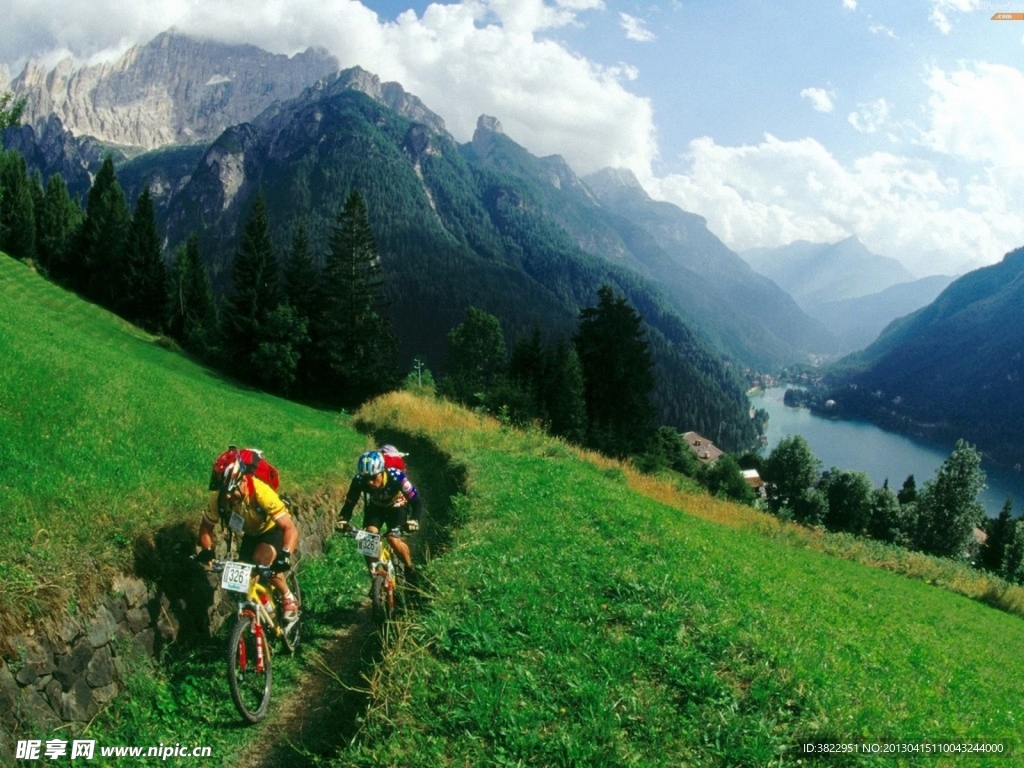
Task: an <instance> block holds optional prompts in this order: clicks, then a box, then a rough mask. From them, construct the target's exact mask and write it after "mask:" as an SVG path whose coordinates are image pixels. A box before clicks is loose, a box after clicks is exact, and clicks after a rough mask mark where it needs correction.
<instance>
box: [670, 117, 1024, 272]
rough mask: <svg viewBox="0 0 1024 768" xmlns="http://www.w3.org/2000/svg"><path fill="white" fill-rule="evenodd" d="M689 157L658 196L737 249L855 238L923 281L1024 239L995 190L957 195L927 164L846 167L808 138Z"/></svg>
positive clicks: (704, 143) (706, 146)
mask: <svg viewBox="0 0 1024 768" xmlns="http://www.w3.org/2000/svg"><path fill="white" fill-rule="evenodd" d="M687 160H688V162H689V164H690V168H689V171H688V173H686V174H678V175H672V176H666V177H665V178H662V179H659V180H655V181H654V182H652V186H653V187H654V188H655V189H656V194H657V196H658V197H659V198H661V199H664V200H669V201H671V202H674V203H676V204H677V205H679V206H680V207H682V208H684V209H686V210H689V211H693V212H695V213H699V214H700V215H702V216H704V217H705V218H706V219H707V220H708V226H709V228H710V229H711V230H712V231H713V232H715V233H716V234H717V235H718V236H719V237H721V238H722V239H723V240H724V241H725V242H726V244H728V245H729V246H730V247H732V248H733V249H735V250H744V249H746V248H752V247H756V246H771V245H785V244H787V243H790V242H793V241H794V240H810V241H813V242H835V241H837V240H839V239H842V238H844V237H847V236H849V235H851V234H857V235H858V236H859V237H860V239H861V240H862V241H863V242H864V243H865V244H866V245H867V246H868V247H869V248H872V249H873V250H875V251H876V252H877V253H881V254H883V255H887V256H892V257H895V258H899V259H901V260H902V261H904V263H905V264H907V266H908V267H909V268H910V269H911V270H912V271H915V272H916V273H917V274H919V275H925V274H936V273H940V272H955V271H961V270H963V269H966V268H968V267H969V266H977V264H979V263H982V262H986V263H987V262H991V261H995V260H996V259H998V258H999V257H1000V256H1002V254H1003V253H1005V252H1006V251H1008V250H1010V249H1012V248H1014V247H1016V246H1017V245H1019V244H1020V243H1021V242H1024V225H1022V223H1021V222H1020V221H1019V219H1013V218H1009V217H1005V216H1003V215H1001V214H1000V213H999V209H998V208H995V209H993V208H991V207H990V204H991V203H992V201H991V200H983V199H982V198H981V196H983V195H985V194H991V193H992V192H993V190H992V188H991V187H987V186H985V185H980V186H979V188H978V189H976V190H970V189H969V190H966V191H965V194H964V195H962V194H961V190H960V188H959V185H958V184H957V182H955V181H952V180H950V179H947V178H943V177H942V176H940V174H939V173H938V172H937V170H936V169H935V167H934V165H933V164H931V163H928V162H925V161H920V160H913V159H910V158H907V157H900V156H897V155H893V154H889V153H872V154H870V155H866V156H864V157H862V158H859V159H857V160H855V161H853V162H851V163H848V164H843V163H841V162H839V161H838V160H837V159H836V158H835V156H833V155H832V153H830V152H829V151H828V150H827V149H826V148H825V147H824V146H823V145H822V144H820V143H819V142H817V141H815V140H814V139H802V140H799V141H783V140H781V139H778V138H776V137H774V136H771V135H767V136H765V138H764V140H763V141H762V142H761V143H759V144H756V145H748V146H740V147H723V146H720V145H718V144H717V143H716V142H715V141H714V140H713V139H711V138H708V137H704V138H700V139H696V140H694V141H693V142H691V143H690V148H689V153H688V157H687ZM964 197H966V199H962V198H964ZM997 202H999V201H997Z"/></svg>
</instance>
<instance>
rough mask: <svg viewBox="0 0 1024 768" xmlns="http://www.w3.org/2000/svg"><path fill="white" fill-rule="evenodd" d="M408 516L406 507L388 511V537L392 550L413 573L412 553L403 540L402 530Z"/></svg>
mask: <svg viewBox="0 0 1024 768" xmlns="http://www.w3.org/2000/svg"><path fill="white" fill-rule="evenodd" d="M406 516H407V510H406V508H405V507H393V508H392V509H390V510H388V516H387V524H388V533H387V536H388V544H390V545H391V549H393V550H394V552H395V554H396V555H398V557H399V559H401V561H402V562H403V563H405V567H406V568H407V569H408V570H409V571H410V572H411V571H412V570H413V565H412V552H411V551H410V550H409V545H408V544H406V543H405V541H404V540H403V539H402V528H403V526H404V525H405V521H406Z"/></svg>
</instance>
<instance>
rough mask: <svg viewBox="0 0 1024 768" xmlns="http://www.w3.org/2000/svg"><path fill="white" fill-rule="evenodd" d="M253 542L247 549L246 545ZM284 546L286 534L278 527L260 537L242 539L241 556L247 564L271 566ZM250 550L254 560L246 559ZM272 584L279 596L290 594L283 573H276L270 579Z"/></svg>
mask: <svg viewBox="0 0 1024 768" xmlns="http://www.w3.org/2000/svg"><path fill="white" fill-rule="evenodd" d="M249 542H251V544H250V545H249V546H248V547H247V546H246V544H247V543H249ZM283 546H284V532H283V531H282V530H281V529H280V528H278V527H277V526H276V525H275V526H274V527H273V528H271V529H270V530H269V531H266V532H265V533H261V534H260V535H259V536H245V537H243V539H242V546H241V547H240V548H239V556H240V557H242V558H243V560H245V561H246V562H251V563H256V564H257V565H270V564H271V563H273V562H274V558H276V557H277V553H278V552H279V551H280V549H281V547H283ZM247 550H248V553H249V557H251V558H252V559H251V560H249V559H246V558H245V553H246V551H247ZM270 583H271V584H273V585H274V589H276V590H277V594H279V595H281V596H282V597H285V596H287V595H288V594H289V589H288V582H287V581H286V580H285V577H284V574H283V573H275V574H274V576H273V577H272V578H271V579H270Z"/></svg>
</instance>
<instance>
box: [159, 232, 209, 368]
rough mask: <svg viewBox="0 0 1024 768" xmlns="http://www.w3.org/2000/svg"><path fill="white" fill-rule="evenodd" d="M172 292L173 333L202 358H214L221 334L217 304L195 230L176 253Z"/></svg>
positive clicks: (181, 342)
mask: <svg viewBox="0 0 1024 768" xmlns="http://www.w3.org/2000/svg"><path fill="white" fill-rule="evenodd" d="M169 294H170V309H171V312H170V320H169V323H168V325H169V328H170V332H171V335H172V336H173V337H174V338H176V339H177V340H178V341H179V343H180V344H181V346H182V347H184V348H185V349H187V350H189V351H190V352H192V353H194V354H196V355H197V356H199V357H200V358H202V359H206V360H209V359H212V357H213V355H214V353H215V351H216V340H217V337H218V329H217V305H216V304H214V301H213V289H212V287H211V286H210V275H209V273H208V272H207V270H206V264H205V263H204V262H203V258H202V254H201V253H200V250H199V236H198V235H197V234H196V233H195V232H193V233H192V234H191V235H190V236H189V238H188V240H187V241H186V243H185V244H184V245H183V246H181V247H180V248H178V251H177V253H176V254H175V259H174V267H173V269H172V271H171V288H170V291H169Z"/></svg>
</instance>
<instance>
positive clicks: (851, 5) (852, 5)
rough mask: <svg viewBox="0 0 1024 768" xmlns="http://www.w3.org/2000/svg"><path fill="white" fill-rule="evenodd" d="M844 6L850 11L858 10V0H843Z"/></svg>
mask: <svg viewBox="0 0 1024 768" xmlns="http://www.w3.org/2000/svg"><path fill="white" fill-rule="evenodd" d="M843 8H845V9H846V10H848V11H856V10H857V0H843Z"/></svg>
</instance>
